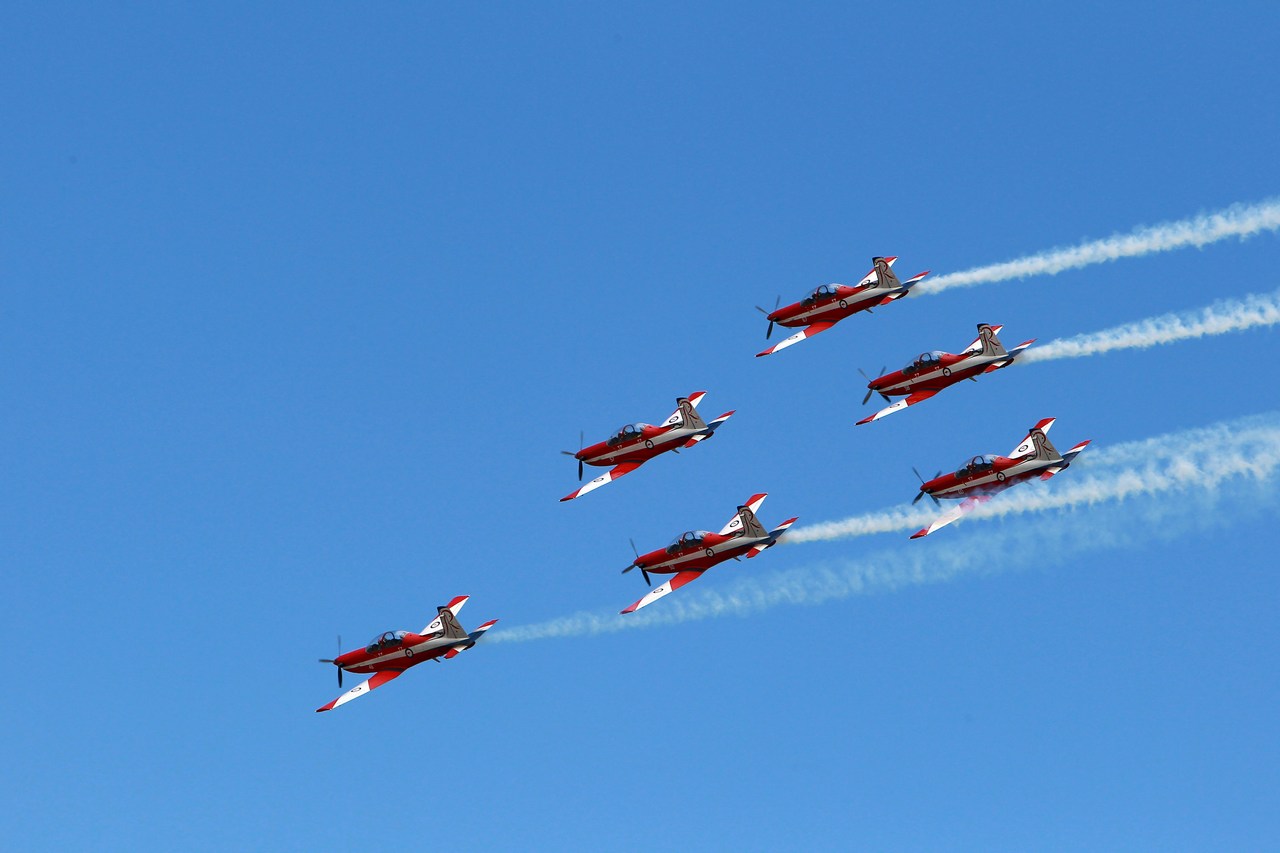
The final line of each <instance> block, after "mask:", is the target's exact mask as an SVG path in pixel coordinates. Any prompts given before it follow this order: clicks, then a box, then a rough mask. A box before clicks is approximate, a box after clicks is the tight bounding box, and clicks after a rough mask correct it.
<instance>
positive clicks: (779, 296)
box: [756, 293, 782, 341]
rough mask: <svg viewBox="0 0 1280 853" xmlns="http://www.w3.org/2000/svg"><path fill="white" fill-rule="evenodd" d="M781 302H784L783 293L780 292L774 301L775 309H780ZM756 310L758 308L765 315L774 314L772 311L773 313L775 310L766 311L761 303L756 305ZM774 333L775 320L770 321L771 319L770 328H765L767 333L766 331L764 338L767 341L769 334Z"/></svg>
mask: <svg viewBox="0 0 1280 853" xmlns="http://www.w3.org/2000/svg"><path fill="white" fill-rule="evenodd" d="M781 304H782V294H781V293H779V294H778V298H777V299H775V300H774V301H773V310H774V311H777V310H778V306H779V305H781ZM756 310H757V311H759V312H760V313H761V314H763V315H764V316H766V317H768V316H769V315H770V314H772V313H773V311H766V310H764V309H763V308H761V307H760V306H759V305H757V306H756ZM772 334H773V321H772V320H770V321H769V328H768V329H766V330H765V333H764V339H765V340H766V341H767V340H769V336H770V335H772Z"/></svg>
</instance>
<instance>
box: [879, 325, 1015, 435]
mask: <svg viewBox="0 0 1280 853" xmlns="http://www.w3.org/2000/svg"><path fill="white" fill-rule="evenodd" d="M1003 328H1004V326H990V325H988V324H986V323H979V324H978V337H977V339H976V340H975V341H974V342H973V343H971V344H969V346H967V347H965V348H964V349H963V350H961V351H960V352H959V353H949V352H941V351H939V350H933V351H932V352H926V353H921V354H920V356H919V357H918V358H916V359H915V360H914V361H912V362H911V363H910V364H908V365H907V366H906V367H904V368H902V369H901V370H895V371H894V372H893V373H885V374H882V375H880V376H878V377H876V378H875V379H872V380H871V381H869V382H868V383H867V396H865V397H863V398H862V403H863V405H866V402H867V400H870V399H871V395H872V394H879V395H880V396H881V397H883V398H884V399H885V400H888V399H889V397H891V396H893V397H901V396H904V395H905V396H906V399H905V400H899V401H898V402H896V403H894V404H893V405H892V406H886V407H885V408H883V409H881V410H880V411H878V412H876V413H875V414H874V415H870V416H868V417H865V418H863V419H862V420H860V421H858V425H859V426H861V425H862V424H869V423H871V422H872V421H878V420H880V419H881V418H883V417H887V416H888V415H892V414H893V413H894V412H900V411H902V410H903V409H905V408H907V406H914V405H915V404H916V403H919V402H921V401H922V400H928V399H929V398H930V397H932V396H933V395H934V394H937V393H938V392H939V391H941V390H942V389H944V388H947V387H949V386H951V385H955V384H956V383H957V382H961V381H963V380H965V379H973V380H974V381H975V382H976V381H977V376H978V374H980V373H990V372H992V371H993V370H999V369H1000V368H1002V367H1008V366H1009V365H1011V364H1013V362H1014V359H1016V358H1017V357H1018V356H1019V355H1021V354H1022V351H1023V350H1025V349H1026V348H1027V347H1029V346H1031V345H1032V344H1033V343H1035V338H1032V339H1031V340H1029V341H1023V342H1022V343H1020V344H1018V345H1017V346H1016V347H1014V348H1013V349H1011V350H1008V351H1007V352H1006V351H1005V348H1004V345H1003V344H1001V343H1000V339H999V338H998V337H996V336H997V335H999V334H1000V330H1001V329H1003ZM864 375H865V374H864Z"/></svg>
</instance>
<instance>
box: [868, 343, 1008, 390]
mask: <svg viewBox="0 0 1280 853" xmlns="http://www.w3.org/2000/svg"><path fill="white" fill-rule="evenodd" d="M925 356H933V358H932V359H930V358H926V357H925ZM998 361H1009V356H1008V355H982V354H981V353H972V352H971V353H960V354H958V355H957V354H954V353H949V352H943V353H925V354H924V355H923V356H921V357H920V358H918V359H916V360H915V361H914V362H912V363H911V364H910V365H908V366H907V367H904V368H903V369H902V370H895V371H893V372H891V373H886V374H884V375H883V376H879V377H877V378H875V379H872V380H871V381H870V382H869V383H867V387H868V388H870V389H871V390H872V391H877V392H879V393H881V394H884V395H886V396H890V397H902V396H905V395H908V394H914V393H915V392H917V391H941V390H942V389H943V388H947V387H949V386H951V385H954V384H956V383H957V382H962V381H964V380H965V379H969V378H971V377H974V376H977V375H978V374H979V373H982V372H983V371H984V370H986V369H987V368H988V367H990V366H991V365H992V364H994V363H995V362H998Z"/></svg>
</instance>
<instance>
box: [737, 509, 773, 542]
mask: <svg viewBox="0 0 1280 853" xmlns="http://www.w3.org/2000/svg"><path fill="white" fill-rule="evenodd" d="M737 521H738V529H739V530H741V531H742V532H741V534H740V535H742V536H745V537H747V538H750V539H757V538H759V537H762V536H766V535H768V534H766V533H765V531H764V525H763V524H761V523H760V519H758V518H756V514H755V512H754V511H753V510H752V509H751V507H750V506H740V507H738V518H737ZM731 526H732V523H731Z"/></svg>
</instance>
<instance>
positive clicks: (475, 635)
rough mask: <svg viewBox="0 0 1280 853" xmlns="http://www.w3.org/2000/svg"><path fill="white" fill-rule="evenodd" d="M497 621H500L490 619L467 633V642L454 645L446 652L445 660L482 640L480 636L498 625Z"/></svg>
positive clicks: (454, 656)
mask: <svg viewBox="0 0 1280 853" xmlns="http://www.w3.org/2000/svg"><path fill="white" fill-rule="evenodd" d="M497 622H498V620H497V619H490V620H489V621H488V622H486V623H484V624H483V625H481V626H480V627H479V628H476V629H475V630H474V631H472V632H471V633H470V634H468V635H467V640H466V642H463V643H458V645H456V646H454V647H453V648H451V649H449V651H447V652H445V653H444V658H445V660H449V659H451V658H456V657H457V656H458V655H459V654H461V653H462V652H465V651H466V650H467V649H469V648H471V647H472V646H474V645H475V644H476V643H478V642H480V638H481V637H483V636H484V632H485V631H488V630H489V629H490V628H492V627H493V626H494V625H496V624H497Z"/></svg>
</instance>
